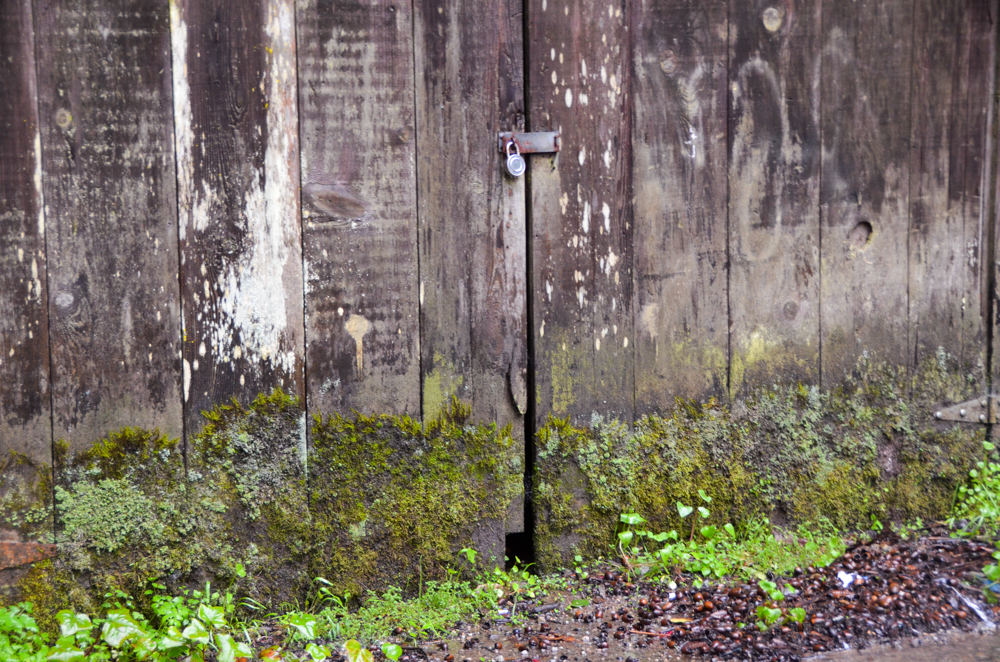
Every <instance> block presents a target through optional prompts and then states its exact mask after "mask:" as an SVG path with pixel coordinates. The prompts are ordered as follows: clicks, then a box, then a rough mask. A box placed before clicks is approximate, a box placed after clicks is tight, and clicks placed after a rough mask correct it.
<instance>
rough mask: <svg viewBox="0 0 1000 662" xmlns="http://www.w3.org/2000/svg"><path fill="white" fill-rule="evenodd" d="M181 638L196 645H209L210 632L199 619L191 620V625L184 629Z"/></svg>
mask: <svg viewBox="0 0 1000 662" xmlns="http://www.w3.org/2000/svg"><path fill="white" fill-rule="evenodd" d="M181 636H182V637H184V638H185V639H187V640H188V641H193V642H194V643H196V644H207V643H208V630H206V629H205V626H204V625H202V623H201V621H199V620H198V619H197V618H192V619H191V624H190V625H188V626H187V627H186V628H184V631H183V632H181Z"/></svg>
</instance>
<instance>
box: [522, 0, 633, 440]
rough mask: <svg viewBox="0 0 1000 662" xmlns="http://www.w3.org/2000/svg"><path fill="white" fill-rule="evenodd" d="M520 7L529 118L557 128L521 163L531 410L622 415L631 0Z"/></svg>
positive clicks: (629, 399) (626, 392)
mask: <svg viewBox="0 0 1000 662" xmlns="http://www.w3.org/2000/svg"><path fill="white" fill-rule="evenodd" d="M528 11H529V16H528V21H529V27H528V31H529V38H530V47H529V51H528V65H527V66H528V86H529V90H530V92H529V94H528V98H529V102H530V108H529V112H528V124H529V126H530V129H531V130H533V131H542V130H550V129H551V130H558V131H560V132H561V134H562V139H561V144H562V151H561V152H560V153H559V154H558V156H556V157H548V158H546V157H535V158H534V161H533V164H532V168H531V172H530V189H531V190H530V195H531V206H530V208H531V212H530V213H531V220H530V224H531V234H532V237H531V246H532V279H533V283H534V286H533V292H532V296H533V311H534V312H533V315H534V319H533V321H534V327H535V328H534V329H533V333H534V334H535V336H534V347H535V366H536V368H535V384H536V395H537V402H536V415H537V419H538V421H539V422H544V420H545V418H546V417H547V416H548V415H549V414H555V415H556V416H571V417H572V418H573V419H574V420H576V421H578V422H589V421H590V416H591V413H593V412H597V413H600V414H602V415H608V416H612V417H618V418H622V419H624V420H631V419H632V416H633V412H634V381H633V380H634V372H633V360H632V357H633V351H634V348H635V344H634V342H633V338H632V335H633V334H632V326H633V322H632V231H633V229H632V223H631V211H632V210H631V199H630V196H629V193H628V192H629V190H630V182H631V142H630V129H631V126H632V102H631V92H630V82H629V81H630V78H631V38H630V36H629V33H628V30H627V22H628V20H629V16H630V13H631V8H630V5H629V3H622V4H618V5H608V4H604V3H598V2H593V1H590V0H576V1H574V2H569V3H566V4H557V3H552V5H551V6H549V4H548V3H547V2H533V3H530V4H529V6H528ZM630 343H631V344H630Z"/></svg>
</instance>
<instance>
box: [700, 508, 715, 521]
mask: <svg viewBox="0 0 1000 662" xmlns="http://www.w3.org/2000/svg"><path fill="white" fill-rule="evenodd" d="M698 514H699V515H701V518H702V519H708V516H709V515H711V514H712V513H710V512H709V510H708V508H705V507H704V506H698Z"/></svg>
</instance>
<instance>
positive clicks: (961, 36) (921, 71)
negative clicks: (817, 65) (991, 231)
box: [909, 0, 993, 404]
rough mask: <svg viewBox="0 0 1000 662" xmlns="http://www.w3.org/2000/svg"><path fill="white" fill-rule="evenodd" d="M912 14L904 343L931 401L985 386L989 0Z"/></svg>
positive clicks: (924, 2)
mask: <svg viewBox="0 0 1000 662" xmlns="http://www.w3.org/2000/svg"><path fill="white" fill-rule="evenodd" d="M916 10H917V11H916V12H915V14H914V21H915V22H914V31H913V34H914V44H913V50H914V53H913V92H912V99H913V101H912V118H913V119H912V124H913V126H912V129H911V157H910V235H909V260H910V282H909V296H910V320H909V322H910V328H911V333H910V342H911V348H912V349H911V352H912V353H913V356H914V361H915V364H916V365H915V367H916V373H915V378H916V381H915V383H914V386H915V388H916V389H917V392H918V393H923V392H924V391H926V390H928V389H930V390H931V392H930V393H926V395H927V396H928V397H931V398H932V399H933V400H935V403H934V404H938V403H939V401H940V400H941V399H946V400H951V401H958V400H962V399H966V398H971V397H975V396H977V395H981V394H982V393H984V392H985V391H984V389H985V388H986V381H985V378H986V371H985V368H986V353H985V338H986V333H985V329H986V322H987V320H986V315H985V310H984V309H983V299H982V294H981V289H982V280H981V275H980V274H981V268H980V262H981V259H982V255H983V252H982V251H983V250H984V248H983V247H984V245H985V235H984V234H983V232H984V229H985V226H984V225H983V224H982V222H981V211H982V207H981V205H982V188H983V184H984V180H983V174H984V163H985V150H984V148H985V144H986V143H985V140H984V138H985V136H986V127H985V123H986V112H987V108H988V103H989V96H988V95H989V85H990V78H991V74H992V72H991V64H990V63H992V58H991V55H990V53H991V43H992V36H993V27H992V22H991V20H990V16H989V4H988V3H987V2H958V1H957V0H956V1H954V2H944V3H942V2H931V1H930V0H921V1H919V2H917V4H916ZM942 370H945V371H947V372H946V373H942ZM944 374H947V375H948V376H949V378H948V379H942V376H943V375H944Z"/></svg>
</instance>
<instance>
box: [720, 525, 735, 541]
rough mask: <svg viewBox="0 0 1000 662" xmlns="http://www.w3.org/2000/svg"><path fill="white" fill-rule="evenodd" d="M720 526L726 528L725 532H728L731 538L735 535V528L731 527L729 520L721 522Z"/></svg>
mask: <svg viewBox="0 0 1000 662" xmlns="http://www.w3.org/2000/svg"><path fill="white" fill-rule="evenodd" d="M722 528H723V529H725V530H726V533H728V534H729V536H730V537H732V538H735V537H736V528H735V527H733V525H732V524H730V523H729V522H726V523H725V524H723V525H722Z"/></svg>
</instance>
